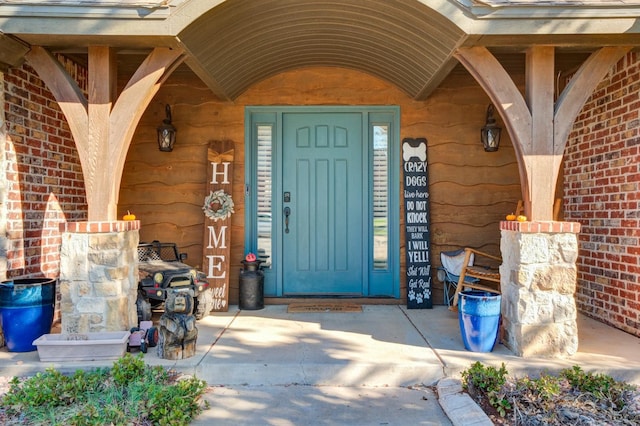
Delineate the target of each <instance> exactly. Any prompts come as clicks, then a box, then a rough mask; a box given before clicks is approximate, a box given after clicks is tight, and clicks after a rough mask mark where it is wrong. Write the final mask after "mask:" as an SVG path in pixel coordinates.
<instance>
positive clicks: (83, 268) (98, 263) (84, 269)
mask: <svg viewBox="0 0 640 426" xmlns="http://www.w3.org/2000/svg"><path fill="white" fill-rule="evenodd" d="M139 229H140V221H117V222H73V223H64V224H61V225H60V232H61V234H62V245H61V248H60V296H61V301H60V314H61V317H62V324H61V326H62V333H88V332H98V331H124V330H129V329H131V327H135V326H137V325H138V324H137V323H138V317H137V313H136V297H137V291H138V251H137V247H138V241H139V238H140V237H139Z"/></svg>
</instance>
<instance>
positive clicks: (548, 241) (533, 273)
mask: <svg viewBox="0 0 640 426" xmlns="http://www.w3.org/2000/svg"><path fill="white" fill-rule="evenodd" d="M500 229H501V233H502V239H501V242H500V249H501V251H502V262H503V263H502V265H501V266H500V280H501V282H500V287H501V291H502V326H503V330H504V337H503V342H504V344H505V345H506V346H507V347H508V348H509V349H511V350H512V351H513V352H514V353H515V354H516V355H518V356H521V357H525V358H526V357H534V356H535V357H544V358H554V357H564V356H570V355H573V354H575V353H576V351H577V350H578V327H577V324H576V315H577V311H576V302H575V298H574V294H575V290H576V280H577V273H576V260H577V257H578V239H577V234H578V233H579V232H580V224H579V223H575V222H512V221H508V222H507V221H503V222H501V223H500Z"/></svg>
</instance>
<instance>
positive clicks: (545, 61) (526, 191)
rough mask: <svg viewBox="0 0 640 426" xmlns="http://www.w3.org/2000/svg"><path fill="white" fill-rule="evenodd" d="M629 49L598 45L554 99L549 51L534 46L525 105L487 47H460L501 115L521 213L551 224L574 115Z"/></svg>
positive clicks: (466, 64) (463, 61)
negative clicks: (516, 175)
mask: <svg viewBox="0 0 640 426" xmlns="http://www.w3.org/2000/svg"><path fill="white" fill-rule="evenodd" d="M629 50H630V48H629V47H603V48H601V49H599V50H598V51H596V52H594V53H593V54H592V55H591V56H590V57H589V59H587V61H585V63H584V64H582V66H581V67H580V69H579V70H578V72H577V73H576V75H575V76H574V78H573V79H572V81H571V82H570V83H569V84H568V85H567V87H566V88H565V89H564V91H563V92H562V95H561V96H560V98H559V99H558V103H557V105H556V102H555V99H554V89H555V86H554V84H555V81H554V62H553V61H554V48H553V47H550V46H534V47H531V48H530V49H529V50H528V51H527V57H526V101H525V98H524V97H523V96H522V94H521V93H520V91H519V90H518V88H517V86H516V85H515V83H514V82H513V80H512V79H511V77H510V76H509V74H508V73H507V72H506V70H505V69H504V68H503V67H502V65H501V64H500V63H499V62H498V60H497V59H496V58H495V57H494V56H493V55H492V54H491V52H489V50H488V49H487V48H486V47H481V46H477V47H465V48H459V49H458V50H457V51H456V53H455V56H456V58H457V59H458V60H459V61H460V63H461V64H462V65H464V67H465V68H466V69H467V70H468V71H469V72H470V73H471V75H472V76H473V77H474V78H475V79H476V80H477V81H478V83H479V84H480V85H481V86H482V87H483V88H484V90H485V91H486V92H487V95H488V96H489V98H490V99H491V101H492V102H493V104H494V106H495V107H496V110H497V111H498V113H499V114H500V116H501V117H502V119H503V121H504V123H505V126H506V128H507V131H508V132H509V136H510V137H511V141H512V143H513V147H514V149H515V152H516V158H517V160H518V170H519V172H520V184H521V186H522V198H523V200H524V207H525V214H526V215H527V217H528V218H529V219H530V220H538V221H550V220H553V202H554V199H555V187H556V182H557V179H558V173H559V171H560V166H561V162H562V156H563V154H564V148H565V145H566V143H567V138H568V136H569V132H570V131H571V128H572V126H573V122H574V121H575V118H576V116H577V115H578V113H579V112H580V109H581V108H582V107H583V105H584V103H585V102H586V100H587V99H588V97H589V96H590V95H591V93H593V90H594V89H595V88H596V86H597V85H598V83H600V81H602V79H603V78H604V77H605V75H606V74H607V72H609V70H610V69H611V67H612V66H613V65H615V63H616V62H617V61H618V60H620V58H621V57H622V56H624V55H625V54H626V53H627V52H628V51H629Z"/></svg>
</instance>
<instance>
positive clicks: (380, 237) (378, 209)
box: [373, 126, 389, 270]
mask: <svg viewBox="0 0 640 426" xmlns="http://www.w3.org/2000/svg"><path fill="white" fill-rule="evenodd" d="M388 130H389V126H373V269H378V270H380V269H387V268H388V266H389V226H388V216H389V190H388V188H389V186H388V181H389V173H388V170H389V153H388V151H389V150H388V146H389V138H388V134H387V133H388Z"/></svg>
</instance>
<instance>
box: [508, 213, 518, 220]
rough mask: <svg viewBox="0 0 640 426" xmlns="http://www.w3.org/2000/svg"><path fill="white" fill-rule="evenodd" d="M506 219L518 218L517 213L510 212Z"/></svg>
mask: <svg viewBox="0 0 640 426" xmlns="http://www.w3.org/2000/svg"><path fill="white" fill-rule="evenodd" d="M506 219H507V220H516V215H515V214H513V213H511V214H508V215H507V217H506Z"/></svg>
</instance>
